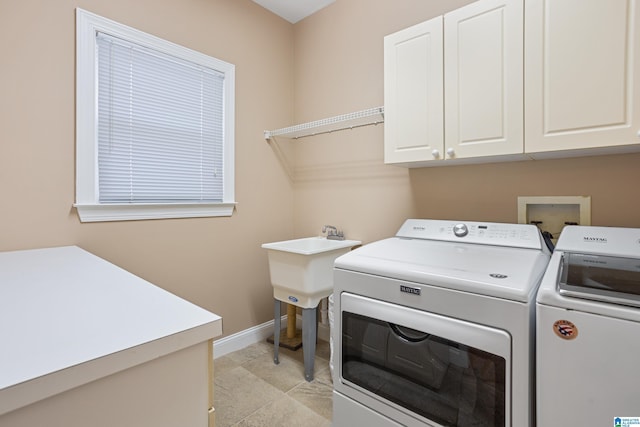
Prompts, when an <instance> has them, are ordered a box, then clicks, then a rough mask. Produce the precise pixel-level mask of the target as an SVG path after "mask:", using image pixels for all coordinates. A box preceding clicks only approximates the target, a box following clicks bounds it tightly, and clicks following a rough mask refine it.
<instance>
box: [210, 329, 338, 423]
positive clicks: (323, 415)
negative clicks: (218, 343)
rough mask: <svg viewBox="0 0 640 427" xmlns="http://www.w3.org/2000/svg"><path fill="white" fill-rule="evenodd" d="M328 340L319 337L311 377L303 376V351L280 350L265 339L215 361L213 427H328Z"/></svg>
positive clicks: (329, 404)
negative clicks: (277, 354) (276, 358)
mask: <svg viewBox="0 0 640 427" xmlns="http://www.w3.org/2000/svg"><path fill="white" fill-rule="evenodd" d="M329 355H330V349H329V343H328V342H326V341H318V345H317V349H316V358H315V375H314V380H313V381H312V382H307V381H305V379H304V364H303V359H302V349H300V350H298V351H295V352H294V351H290V350H287V349H285V348H282V347H281V348H280V364H279V365H275V364H274V363H273V344H270V343H267V342H266V341H264V342H260V343H257V344H253V345H251V346H249V347H247V348H245V349H242V350H239V351H236V352H234V353H230V354H227V355H225V356H222V357H219V358H217V359H215V362H214V381H213V384H214V407H215V408H216V427H274V426H278V427H300V426H305V427H316V426H317V427H321V426H325V427H330V426H331V415H332V399H331V394H332V390H333V384H332V382H331V372H330V370H329Z"/></svg>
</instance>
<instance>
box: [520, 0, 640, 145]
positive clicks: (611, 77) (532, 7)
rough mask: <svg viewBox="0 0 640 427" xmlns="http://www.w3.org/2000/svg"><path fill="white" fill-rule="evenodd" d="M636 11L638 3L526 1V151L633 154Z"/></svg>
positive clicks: (638, 38)
mask: <svg viewBox="0 0 640 427" xmlns="http://www.w3.org/2000/svg"><path fill="white" fill-rule="evenodd" d="M638 9H639V8H638V1H637V0H607V1H603V0H562V1H551V0H527V1H526V10H525V16H526V25H525V28H526V34H525V52H526V57H525V76H526V79H525V102H526V105H525V114H526V116H525V122H526V132H525V149H526V151H527V152H530V153H539V154H538V155H537V156H538V157H551V156H558V155H575V154H598V153H607V152H621V151H631V150H638V149H640V134H639V133H638V132H639V131H640V78H639V77H640V75H639V73H640V33H639V31H638V24H639V23H640V19H639V16H640V11H639V10H638ZM545 153H546V155H545Z"/></svg>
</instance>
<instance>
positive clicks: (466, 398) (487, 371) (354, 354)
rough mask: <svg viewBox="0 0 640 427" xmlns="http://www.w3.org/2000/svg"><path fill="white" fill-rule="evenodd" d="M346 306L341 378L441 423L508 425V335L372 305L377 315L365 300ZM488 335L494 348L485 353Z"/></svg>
mask: <svg viewBox="0 0 640 427" xmlns="http://www.w3.org/2000/svg"><path fill="white" fill-rule="evenodd" d="M351 297H352V296H351V295H349V298H347V299H350V298H351ZM354 298H356V299H359V300H362V299H365V298H362V297H354ZM342 302H343V303H342V340H341V341H342V342H341V377H342V379H343V380H345V381H346V382H349V383H351V384H352V386H354V387H358V388H361V389H363V391H364V392H366V393H369V394H374V395H376V396H378V397H382V398H384V399H386V400H387V401H388V402H390V404H391V405H392V406H394V407H396V408H397V407H401V408H403V411H405V412H407V411H408V412H409V413H410V414H412V415H414V416H415V415H418V416H419V417H424V418H426V419H427V420H430V421H434V422H436V423H438V424H440V425H443V426H459V427H465V426H474V427H477V426H485V427H498V426H499V427H503V426H505V420H506V419H509V418H508V417H509V414H508V412H509V408H508V405H507V404H506V402H508V401H510V400H509V399H508V396H507V395H508V390H506V384H508V383H510V379H509V373H508V371H507V366H509V362H508V359H509V351H510V349H509V346H510V338H509V337H508V334H506V333H505V332H504V331H498V330H493V329H490V328H486V327H483V326H480V325H475V324H471V323H467V322H462V321H459V320H456V319H449V318H446V317H443V316H438V315H434V314H431V313H425V312H420V311H417V310H413V309H409V308H406V307H401V306H396V305H393V304H389V303H384V302H380V301H375V300H368V302H369V303H372V302H373V304H375V306H377V309H374V311H375V312H376V313H377V314H375V317H374V316H372V314H373V313H371V312H370V310H369V309H365V310H361V308H362V307H360V306H359V305H360V303H361V302H362V301H356V304H355V305H354V304H351V303H349V302H347V304H345V303H344V294H343V300H342ZM362 311H366V312H367V313H366V314H364V313H362ZM394 313H395V314H396V315H394ZM400 313H402V314H400ZM399 314H400V315H399ZM398 320H400V323H399V322H398ZM478 334H479V335H478ZM487 334H488V335H489V336H491V338H490V339H489V342H488V343H487V344H489V347H492V348H491V351H487V348H484V349H483V348H479V347H484V346H485V343H482V342H481V341H482V337H483V336H487ZM467 338H469V339H467Z"/></svg>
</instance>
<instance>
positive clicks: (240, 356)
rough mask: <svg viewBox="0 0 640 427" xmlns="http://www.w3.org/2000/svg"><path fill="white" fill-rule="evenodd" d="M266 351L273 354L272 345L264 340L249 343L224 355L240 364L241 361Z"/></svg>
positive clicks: (262, 354)
mask: <svg viewBox="0 0 640 427" xmlns="http://www.w3.org/2000/svg"><path fill="white" fill-rule="evenodd" d="M268 353H271V354H273V345H272V344H269V343H267V342H266V341H264V342H259V343H255V344H251V345H250V346H248V347H245V348H243V349H242V350H240V351H235V352H233V353H229V354H227V355H226V356H225V357H229V358H230V359H231V360H233V361H234V362H236V363H238V364H240V365H242V364H243V363H246V362H249V361H251V360H253V359H255V358H257V357H261V356H264V355H265V354H268Z"/></svg>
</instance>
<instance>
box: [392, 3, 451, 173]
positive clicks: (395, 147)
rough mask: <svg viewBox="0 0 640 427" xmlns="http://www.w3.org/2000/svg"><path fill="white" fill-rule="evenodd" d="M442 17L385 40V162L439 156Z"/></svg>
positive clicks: (411, 160)
mask: <svg viewBox="0 0 640 427" xmlns="http://www.w3.org/2000/svg"><path fill="white" fill-rule="evenodd" d="M442 109H443V101H442V17H441V16H440V17H437V18H434V19H431V20H429V21H426V22H423V23H421V24H418V25H415V26H413V27H409V28H407V29H404V30H402V31H399V32H397V33H394V34H391V35H388V36H386V37H385V38H384V110H385V118H384V146H385V148H384V160H385V163H412V162H420V161H427V160H433V159H438V158H439V157H440V156H442V154H441V152H442V144H443V119H442V113H443V111H442Z"/></svg>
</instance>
